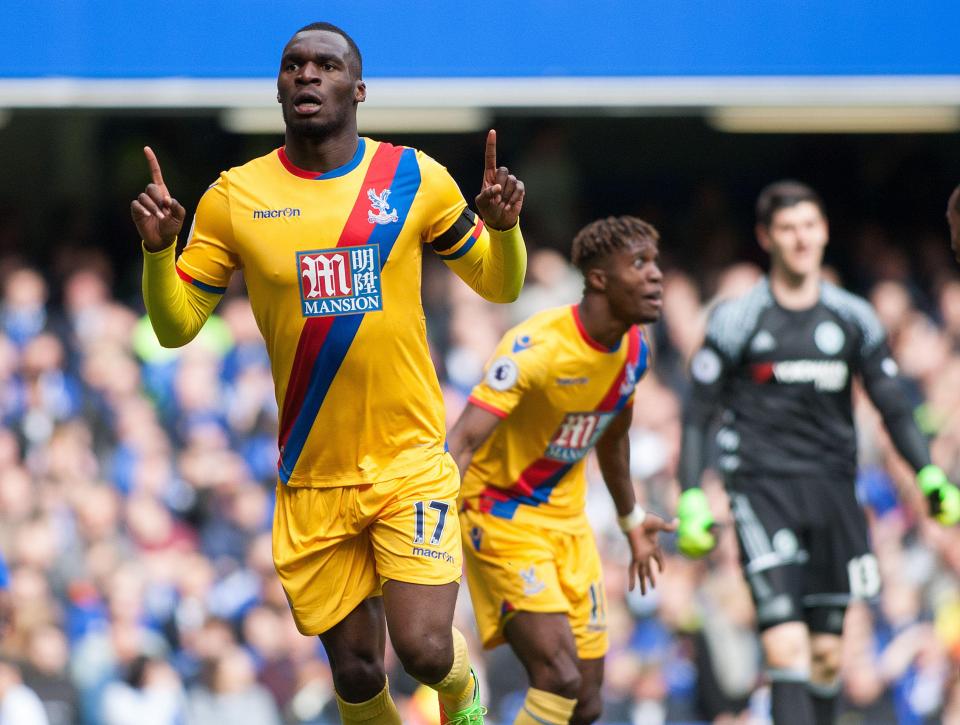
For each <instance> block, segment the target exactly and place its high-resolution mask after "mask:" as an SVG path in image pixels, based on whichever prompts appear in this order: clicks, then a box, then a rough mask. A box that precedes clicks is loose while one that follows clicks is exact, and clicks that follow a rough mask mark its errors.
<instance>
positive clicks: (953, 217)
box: [947, 186, 960, 262]
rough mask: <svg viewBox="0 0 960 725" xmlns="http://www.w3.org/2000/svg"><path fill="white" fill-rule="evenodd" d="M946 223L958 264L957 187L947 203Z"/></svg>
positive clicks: (959, 188)
mask: <svg viewBox="0 0 960 725" xmlns="http://www.w3.org/2000/svg"><path fill="white" fill-rule="evenodd" d="M947 223H948V224H949V225H950V246H951V247H953V254H954V256H956V258H957V261H958V262H960V186H957V188H956V189H954V190H953V193H952V194H951V195H950V200H949V201H948V202H947Z"/></svg>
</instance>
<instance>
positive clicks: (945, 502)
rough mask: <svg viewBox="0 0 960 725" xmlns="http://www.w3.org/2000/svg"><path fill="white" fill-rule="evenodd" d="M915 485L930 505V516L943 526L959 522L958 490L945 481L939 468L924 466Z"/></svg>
mask: <svg viewBox="0 0 960 725" xmlns="http://www.w3.org/2000/svg"><path fill="white" fill-rule="evenodd" d="M917 484H918V485H919V486H920V490H921V491H923V495H924V496H926V497H927V501H928V502H929V503H930V515H931V516H933V517H934V518H935V519H936V520H937V521H939V522H940V523H941V524H943V525H944V526H953V525H954V524H956V523H958V522H960V488H957V487H956V486H955V485H953V484H952V483H950V481H948V480H947V474H946V473H944V472H943V469H942V468H940V467H939V466H924V467H923V468H921V469H920V471H919V472H918V473H917Z"/></svg>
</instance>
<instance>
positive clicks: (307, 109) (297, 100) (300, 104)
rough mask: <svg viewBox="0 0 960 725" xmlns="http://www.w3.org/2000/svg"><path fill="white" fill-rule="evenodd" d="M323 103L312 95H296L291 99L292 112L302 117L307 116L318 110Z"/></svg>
mask: <svg viewBox="0 0 960 725" xmlns="http://www.w3.org/2000/svg"><path fill="white" fill-rule="evenodd" d="M322 105H323V101H321V100H320V98H319V97H318V96H315V95H313V94H312V93H298V94H297V95H296V96H294V97H293V110H294V111H296V112H297V113H298V114H300V115H302V116H309V115H311V114H314V113H316V112H317V111H319V110H320V106H322Z"/></svg>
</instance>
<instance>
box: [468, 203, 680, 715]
mask: <svg viewBox="0 0 960 725" xmlns="http://www.w3.org/2000/svg"><path fill="white" fill-rule="evenodd" d="M658 239H659V237H658V234H657V231H656V230H655V229H654V228H653V227H652V226H650V225H649V224H647V223H646V222H644V221H642V220H640V219H637V218H635V217H629V216H623V217H610V218H607V219H601V220H599V221H595V222H593V223H591V224H589V225H587V226H586V227H585V228H584V229H583V230H581V231H580V233H579V234H578V235H577V236H576V238H575V239H574V240H573V262H574V264H576V265H577V266H578V267H579V268H580V270H581V271H582V272H583V275H584V281H585V285H584V295H583V299H582V301H581V302H580V303H579V304H578V305H574V306H572V307H562V308H559V309H552V310H548V311H546V312H542V313H540V314H537V315H534V316H533V317H531V318H530V319H529V320H527V321H526V322H523V323H521V324H520V325H518V326H517V327H515V328H514V329H512V330H510V331H509V332H508V333H507V334H506V335H505V336H504V338H503V339H502V340H501V342H500V345H499V346H498V348H497V350H496V352H495V353H494V355H493V359H492V361H491V362H490V364H489V365H488V366H487V372H486V376H485V379H484V380H483V381H482V382H481V383H480V384H479V385H477V386H476V387H475V388H474V389H473V392H472V394H471V396H470V399H469V402H468V404H467V407H466V409H465V410H464V412H463V414H462V415H461V416H460V418H459V420H458V421H457V423H456V425H455V426H454V427H453V430H451V432H450V438H449V445H450V452H451V453H452V454H453V457H454V459H455V460H456V461H457V465H458V466H459V468H460V471H461V472H462V474H463V485H462V488H461V495H460V498H461V505H460V525H461V531H462V535H463V540H464V544H463V546H464V556H465V558H466V566H467V579H468V581H469V583H470V595H471V597H472V599H473V604H474V609H475V611H476V615H477V622H478V625H479V628H480V636H481V637H482V639H483V642H484V645H485V646H486V647H493V646H495V645H497V644H500V643H502V642H503V641H504V640H506V641H507V642H509V643H510V646H511V647H512V648H513V650H514V651H515V652H516V654H517V656H518V657H519V658H520V661H521V662H522V663H523V665H524V667H525V668H526V670H527V674H528V676H529V679H530V684H531V688H530V690H529V691H528V692H527V696H526V699H525V701H524V705H523V707H522V708H521V710H520V713H519V714H518V716H517V719H516V720H515V723H518V724H522V725H533V724H535V723H536V724H539V725H543V724H547V725H551V724H553V723H567V722H574V723H590V722H593V721H594V720H596V719H597V718H598V717H599V716H600V683H601V680H602V677H603V657H604V655H605V654H606V651H607V632H606V621H605V615H606V597H605V595H604V589H603V577H602V570H601V564H600V557H599V554H598V552H597V548H596V544H595V543H594V540H593V534H592V532H591V530H590V525H589V522H588V521H587V518H586V514H585V512H584V506H585V498H586V478H585V475H584V467H585V457H586V455H587V453H588V452H589V451H590V450H591V449H592V448H596V451H597V459H598V461H599V463H600V469H601V471H602V473H603V478H604V481H605V482H606V484H607V488H608V489H609V491H610V495H611V496H612V498H613V501H614V503H615V505H616V508H617V513H618V515H619V523H620V527H621V528H622V529H623V531H624V533H625V534H626V536H627V540H628V542H629V544H630V551H631V561H630V569H629V581H630V588H631V589H632V588H633V586H634V583H635V581H637V580H639V582H640V588H641V591H644V592H645V591H646V584H647V582H648V581H649V583H650V585H653V584H654V577H655V570H654V566H653V562H652V560H656V562H657V563H658V564H659V565H660V568H662V564H663V562H662V558H661V554H660V550H659V548H658V547H657V542H656V536H657V532H659V531H672V530H673V528H674V524H672V523H669V524H668V523H666V522H665V521H664V520H663V519H661V518H660V517H658V516H655V515H653V514H649V513H645V512H644V511H643V510H642V509H641V508H640V507H639V506H637V503H636V496H635V493H634V489H633V484H632V482H631V480H630V469H629V464H630V443H629V439H628V437H627V434H628V431H629V428H630V420H631V417H632V409H633V390H634V387H635V386H636V384H637V381H638V380H639V379H640V377H641V376H642V375H643V373H644V371H645V370H646V368H647V364H648V355H649V348H648V347H647V342H646V339H645V336H644V333H643V332H642V331H641V329H640V328H639V327H637V325H641V324H644V323H649V322H654V321H656V320H657V319H658V318H659V316H660V307H661V296H662V287H663V278H662V275H661V273H660V269H659V267H658V265H657V261H658V251H657V244H658Z"/></svg>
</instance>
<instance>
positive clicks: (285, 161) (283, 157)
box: [277, 136, 367, 181]
mask: <svg viewBox="0 0 960 725" xmlns="http://www.w3.org/2000/svg"><path fill="white" fill-rule="evenodd" d="M366 148H367V143H366V139H364V138H363V137H362V136H361V137H360V138H359V139H357V150H356V151H355V152H354V154H353V158H352V159H350V160H349V161H348V162H347V163H345V164H344V165H343V166H338V167H337V168H335V169H330V171H325V172H323V173H322V174H318V173H317V172H316V171H308V170H307V169H301V168H300V167H299V166H297V165H296V164H294V163H293V162H292V161H291V160H290V157H289V156H287V151H286V147H285V146H281V147H280V148H278V149H277V156H278V157H279V159H280V163H281V164H282V165H283V168H285V169H286V170H287V171H289V172H290V173H291V174H293V175H294V176H298V177H300V178H301V179H310V180H312V181H324V180H326V179H336V178H339V177H341V176H346V175H347V174H349V173H350V172H351V171H353V170H354V169H355V168H357V167H358V166H359V165H360V162H361V161H363V154H364V152H365V151H366Z"/></svg>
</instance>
